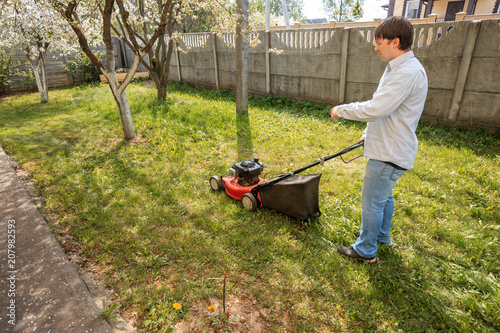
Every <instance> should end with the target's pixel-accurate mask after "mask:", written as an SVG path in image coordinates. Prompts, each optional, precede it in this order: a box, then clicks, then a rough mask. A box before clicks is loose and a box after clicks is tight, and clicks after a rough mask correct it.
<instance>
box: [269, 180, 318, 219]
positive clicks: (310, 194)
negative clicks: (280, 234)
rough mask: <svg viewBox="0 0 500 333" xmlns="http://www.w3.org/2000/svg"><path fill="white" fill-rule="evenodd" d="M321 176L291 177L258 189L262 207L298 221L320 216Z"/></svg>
mask: <svg viewBox="0 0 500 333" xmlns="http://www.w3.org/2000/svg"><path fill="white" fill-rule="evenodd" d="M320 178H321V174H312V175H293V176H291V177H288V178H286V179H284V180H282V181H280V182H277V183H274V184H272V185H270V186H264V187H262V188H261V189H259V194H260V198H261V201H262V206H264V207H268V208H271V209H274V210H277V211H278V212H280V213H283V214H286V215H289V216H292V217H294V218H296V219H299V220H307V219H308V218H311V217H318V216H320V215H321V212H320V210H319V202H318V197H319V180H320Z"/></svg>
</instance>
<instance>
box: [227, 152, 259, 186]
mask: <svg viewBox="0 0 500 333" xmlns="http://www.w3.org/2000/svg"><path fill="white" fill-rule="evenodd" d="M232 168H233V170H234V172H235V177H236V178H237V177H240V178H243V179H245V180H246V181H247V182H248V183H253V182H255V181H256V180H257V181H258V178H259V175H260V173H261V172H262V170H263V169H264V164H262V163H260V162H259V159H258V158H254V160H253V161H251V160H245V161H241V162H238V163H234V164H233V167H232Z"/></svg>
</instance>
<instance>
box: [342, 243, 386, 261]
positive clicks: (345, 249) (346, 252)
mask: <svg viewBox="0 0 500 333" xmlns="http://www.w3.org/2000/svg"><path fill="white" fill-rule="evenodd" d="M337 251H338V252H339V253H340V254H341V255H343V256H344V257H346V258H349V259H355V260H361V261H364V262H368V263H374V262H375V261H377V259H376V258H375V257H373V258H363V257H362V256H360V255H359V254H358V252H356V251H354V249H353V248H352V246H339V247H338V248H337Z"/></svg>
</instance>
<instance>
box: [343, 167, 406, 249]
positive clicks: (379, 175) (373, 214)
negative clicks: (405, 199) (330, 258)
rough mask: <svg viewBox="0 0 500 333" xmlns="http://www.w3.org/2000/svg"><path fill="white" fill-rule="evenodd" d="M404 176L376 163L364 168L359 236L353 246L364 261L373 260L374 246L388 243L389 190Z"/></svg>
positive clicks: (390, 199) (390, 191)
mask: <svg viewBox="0 0 500 333" xmlns="http://www.w3.org/2000/svg"><path fill="white" fill-rule="evenodd" d="M404 172H405V171H404V170H399V169H396V168H394V167H392V166H390V165H389V164H386V163H384V162H380V161H377V160H369V161H368V163H367V165H366V171H365V178H364V180H363V189H362V191H361V235H360V236H359V238H358V239H357V240H356V243H355V244H354V245H353V246H352V247H353V249H354V251H356V252H357V253H358V254H359V255H360V256H362V257H364V258H373V257H375V256H376V254H377V242H380V243H386V244H390V243H391V236H390V235H389V232H390V230H391V222H392V214H393V213H394V199H393V197H392V189H393V188H394V185H395V184H396V181H397V180H398V179H399V178H400V177H401V176H402V175H403V174H404Z"/></svg>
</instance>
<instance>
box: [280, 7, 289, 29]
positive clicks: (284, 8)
mask: <svg viewBox="0 0 500 333" xmlns="http://www.w3.org/2000/svg"><path fill="white" fill-rule="evenodd" d="M281 5H282V6H283V16H284V17H285V24H286V28H287V29H290V19H289V18H288V9H287V8H286V0H281Z"/></svg>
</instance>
